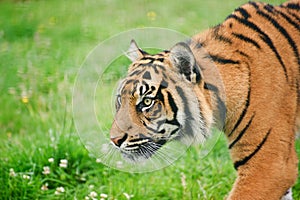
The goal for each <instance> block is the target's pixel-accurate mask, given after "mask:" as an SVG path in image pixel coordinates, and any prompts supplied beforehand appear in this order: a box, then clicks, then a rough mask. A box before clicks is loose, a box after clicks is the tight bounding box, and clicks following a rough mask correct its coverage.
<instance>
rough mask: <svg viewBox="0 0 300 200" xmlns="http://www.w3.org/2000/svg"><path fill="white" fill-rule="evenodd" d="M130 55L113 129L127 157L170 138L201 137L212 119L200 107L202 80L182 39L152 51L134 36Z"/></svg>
mask: <svg viewBox="0 0 300 200" xmlns="http://www.w3.org/2000/svg"><path fill="white" fill-rule="evenodd" d="M128 56H129V58H130V59H131V60H132V61H133V63H132V64H131V66H130V67H129V70H128V74H127V76H126V77H125V78H124V79H123V80H122V81H121V83H120V85H119V88H118V90H117V98H116V115H115V118H114V122H113V124H112V128H111V131H110V137H111V141H112V143H113V145H115V147H117V148H118V149H119V150H120V151H121V153H122V155H123V156H124V158H126V159H127V160H130V161H135V162H136V161H140V160H143V159H148V158H150V157H151V156H152V155H153V154H154V153H155V152H156V151H157V150H159V149H160V148H161V147H162V146H163V145H164V144H166V143H167V142H168V141H171V140H180V141H182V142H184V143H191V142H194V141H196V140H197V141H203V140H204V138H205V137H207V135H208V131H209V127H210V124H211V121H212V120H211V119H210V118H211V117H207V115H203V112H201V111H200V110H202V111H205V108H202V107H203V106H201V104H202V103H203V104H204V105H205V104H206V102H203V101H205V100H204V98H203V99H201V98H200V99H199V98H198V97H197V96H196V95H195V91H196V90H199V88H200V87H199V86H201V85H203V84H202V82H203V81H202V80H201V73H200V68H199V67H198V66H197V64H196V61H195V58H194V56H193V54H192V52H191V50H190V49H189V47H188V46H187V45H186V44H185V43H179V44H177V45H175V46H174V47H173V48H172V49H171V50H170V51H163V52H161V53H159V54H156V55H150V54H148V53H146V52H144V51H143V50H141V49H139V48H138V47H137V45H136V43H135V42H134V41H132V42H131V45H130V49H129V54H128ZM196 92H197V91H196ZM198 93H199V91H198ZM200 96H201V95H200ZM201 101H202V102H201ZM206 114H207V113H206Z"/></svg>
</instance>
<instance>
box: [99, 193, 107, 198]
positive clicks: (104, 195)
mask: <svg viewBox="0 0 300 200" xmlns="http://www.w3.org/2000/svg"><path fill="white" fill-rule="evenodd" d="M107 197H108V195H107V194H103V193H101V194H100V198H101V199H106V198H107Z"/></svg>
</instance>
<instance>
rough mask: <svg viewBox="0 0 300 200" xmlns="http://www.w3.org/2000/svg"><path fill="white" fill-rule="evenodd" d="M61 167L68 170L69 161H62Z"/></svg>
mask: <svg viewBox="0 0 300 200" xmlns="http://www.w3.org/2000/svg"><path fill="white" fill-rule="evenodd" d="M59 167H62V168H67V167H68V160H67V159H61V160H60V163H59Z"/></svg>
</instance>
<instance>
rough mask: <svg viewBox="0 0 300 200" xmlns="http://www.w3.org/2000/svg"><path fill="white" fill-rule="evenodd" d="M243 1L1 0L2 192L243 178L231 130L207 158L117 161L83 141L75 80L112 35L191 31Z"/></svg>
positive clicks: (208, 194) (185, 189)
mask: <svg viewBox="0 0 300 200" xmlns="http://www.w3.org/2000/svg"><path fill="white" fill-rule="evenodd" d="M243 2H245V1H238V0H225V1H222V3H220V1H217V0H205V1H192V0H188V1H184V3H182V1H179V0H178V1H163V2H162V1H157V0H154V1H137V0H135V1H130V2H126V3H125V1H122V0H112V1H108V0H103V1H102V0H101V1H97V0H73V1H71V0H67V1H59V0H52V1H38V0H32V1H0V74H1V78H0V94H1V95H0V103H1V107H0V184H1V185H0V199H216V200H218V199H223V197H224V196H225V195H226V194H227V193H228V192H229V191H230V188H231V185H232V183H233V182H234V179H235V171H234V169H233V166H232V163H231V161H230V157H229V154H228V150H227V146H226V140H225V138H224V136H221V138H220V139H219V140H218V142H217V144H216V146H215V147H214V148H213V150H212V151H211V152H210V153H209V154H208V155H207V156H205V158H203V159H199V157H201V152H199V151H198V150H197V148H196V147H192V148H190V149H189V150H188V152H187V154H186V155H185V156H183V157H182V158H181V159H179V160H178V161H176V162H175V163H174V164H173V165H171V166H170V167H167V168H164V169H162V170H159V171H155V172H149V173H141V174H136V173H126V172H121V171H117V170H114V169H111V168H109V167H106V166H105V165H103V164H101V163H99V162H97V160H96V158H94V157H93V156H91V155H90V153H89V152H88V151H87V150H86V149H85V148H84V146H83V145H82V143H81V141H80V138H79V137H78V134H77V133H76V129H75V125H74V122H73V118H72V117H73V116H72V88H73V84H74V81H75V78H76V73H77V71H78V70H79V67H80V66H81V64H82V63H83V61H84V59H85V57H86V56H87V55H88V53H89V52H90V51H91V50H92V49H93V48H94V47H95V46H96V45H97V44H98V43H100V42H101V41H103V40H105V39H107V38H109V37H111V36H112V35H115V34H118V33H120V32H122V31H126V30H129V29H133V28H141V27H163V28H168V29H172V30H176V31H179V32H181V33H183V34H186V35H190V36H191V35H193V34H195V33H197V32H199V31H201V30H204V29H206V28H208V27H211V26H213V25H216V24H218V23H219V22H221V21H222V20H223V19H224V18H225V17H226V16H227V15H228V14H230V13H231V12H232V11H233V10H234V8H236V7H237V6H239V5H241V4H242V3H243ZM269 2H270V3H273V4H279V3H281V2H282V1H276V0H272V1H269ZM129 42H130V41H128V44H129ZM176 42H178V41H174V44H175V43H176ZM107 93H108V94H102V95H103V96H106V95H111V92H110V91H107ZM110 120H111V119H108V122H107V123H109V121H110ZM297 151H298V155H300V141H297ZM294 198H295V199H300V182H299V181H298V183H297V185H296V186H295V187H294Z"/></svg>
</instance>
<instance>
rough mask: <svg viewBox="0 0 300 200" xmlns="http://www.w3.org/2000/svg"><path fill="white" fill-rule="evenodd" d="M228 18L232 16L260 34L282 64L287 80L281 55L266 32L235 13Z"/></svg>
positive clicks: (286, 77)
mask: <svg viewBox="0 0 300 200" xmlns="http://www.w3.org/2000/svg"><path fill="white" fill-rule="evenodd" d="M230 18H233V19H235V20H237V21H238V22H240V23H241V24H244V25H245V26H247V27H249V28H250V29H252V30H254V31H256V32H258V33H259V34H260V35H261V39H262V40H263V41H264V42H265V43H266V44H267V45H268V46H269V47H270V49H271V50H272V51H273V52H274V54H275V56H276V58H277V59H278V61H279V62H280V64H281V66H282V69H283V71H284V75H285V79H286V80H287V81H288V76H287V70H286V67H285V65H284V63H283V61H282V59H281V56H280V55H279V53H278V51H277V49H276V48H275V46H274V44H273V42H272V40H271V39H270V37H269V36H268V35H267V34H266V33H264V32H263V31H262V30H261V29H260V28H259V27H258V26H256V25H255V24H254V23H252V22H250V21H248V20H244V19H241V18H239V17H237V16H236V15H231V16H230Z"/></svg>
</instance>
